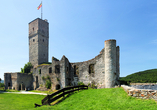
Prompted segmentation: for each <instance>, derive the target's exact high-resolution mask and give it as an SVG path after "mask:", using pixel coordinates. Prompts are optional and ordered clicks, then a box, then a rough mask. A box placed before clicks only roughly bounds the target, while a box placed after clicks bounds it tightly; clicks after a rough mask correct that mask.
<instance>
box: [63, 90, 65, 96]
mask: <svg viewBox="0 0 157 110" xmlns="http://www.w3.org/2000/svg"><path fill="white" fill-rule="evenodd" d="M63 97H65V96H64V89H63Z"/></svg>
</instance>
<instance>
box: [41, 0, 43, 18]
mask: <svg viewBox="0 0 157 110" xmlns="http://www.w3.org/2000/svg"><path fill="white" fill-rule="evenodd" d="M41 4H42V0H41ZM42 5H43V4H42ZM42 7H43V6H41V19H42Z"/></svg>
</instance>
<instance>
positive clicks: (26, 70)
mask: <svg viewBox="0 0 157 110" xmlns="http://www.w3.org/2000/svg"><path fill="white" fill-rule="evenodd" d="M32 68H33V66H32V64H31V63H30V62H28V63H27V64H25V66H24V67H23V68H21V73H31V69H32Z"/></svg>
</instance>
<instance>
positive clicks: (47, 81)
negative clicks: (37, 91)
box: [45, 80, 51, 89]
mask: <svg viewBox="0 0 157 110" xmlns="http://www.w3.org/2000/svg"><path fill="white" fill-rule="evenodd" d="M45 86H46V88H47V89H50V88H51V81H50V80H46V85H45Z"/></svg>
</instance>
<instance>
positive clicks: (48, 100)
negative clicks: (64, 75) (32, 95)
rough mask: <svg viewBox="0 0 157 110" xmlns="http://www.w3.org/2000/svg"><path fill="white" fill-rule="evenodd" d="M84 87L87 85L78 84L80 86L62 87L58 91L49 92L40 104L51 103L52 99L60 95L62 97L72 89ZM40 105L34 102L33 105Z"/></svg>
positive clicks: (82, 88)
mask: <svg viewBox="0 0 157 110" xmlns="http://www.w3.org/2000/svg"><path fill="white" fill-rule="evenodd" d="M84 89H88V86H85V85H80V86H72V87H66V88H63V89H60V90H59V91H57V92H55V93H53V94H51V95H47V96H46V97H45V98H44V99H43V100H42V101H41V103H42V105H47V104H49V105H50V103H52V102H53V101H55V100H57V99H59V98H61V97H64V96H65V95H66V94H69V93H72V92H74V91H79V90H84ZM42 105H39V104H36V103H35V107H40V106H42Z"/></svg>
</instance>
